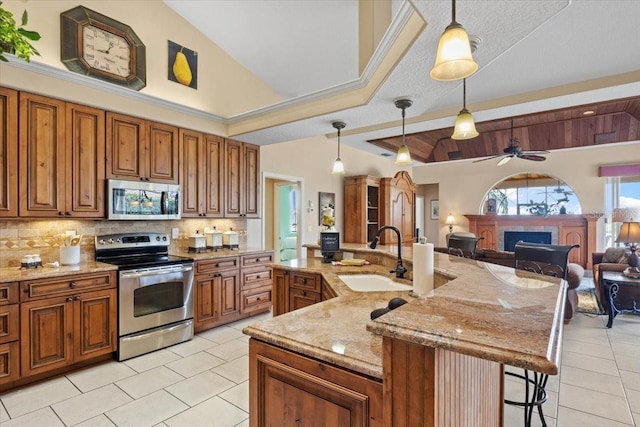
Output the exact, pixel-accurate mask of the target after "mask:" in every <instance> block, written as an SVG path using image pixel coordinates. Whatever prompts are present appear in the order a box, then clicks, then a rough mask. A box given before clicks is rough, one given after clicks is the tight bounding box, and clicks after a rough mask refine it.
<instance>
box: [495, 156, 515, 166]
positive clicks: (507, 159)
mask: <svg viewBox="0 0 640 427" xmlns="http://www.w3.org/2000/svg"><path fill="white" fill-rule="evenodd" d="M511 157H513V156H507V157H503V158H501V159H500V161H499V162H498V166H502V165H504V164H506V163H507V162H508V161H509V160H511Z"/></svg>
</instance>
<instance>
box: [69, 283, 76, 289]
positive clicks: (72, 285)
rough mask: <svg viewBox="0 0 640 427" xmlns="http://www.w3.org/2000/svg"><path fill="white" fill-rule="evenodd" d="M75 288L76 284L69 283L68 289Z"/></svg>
mask: <svg viewBox="0 0 640 427" xmlns="http://www.w3.org/2000/svg"><path fill="white" fill-rule="evenodd" d="M76 286H77V285H76V282H69V287H70V288H72V289H73V288H75V287H76Z"/></svg>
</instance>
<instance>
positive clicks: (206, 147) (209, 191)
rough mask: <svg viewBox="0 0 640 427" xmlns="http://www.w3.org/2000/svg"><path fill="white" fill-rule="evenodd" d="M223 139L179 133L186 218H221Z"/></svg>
mask: <svg viewBox="0 0 640 427" xmlns="http://www.w3.org/2000/svg"><path fill="white" fill-rule="evenodd" d="M223 150H224V139H223V138H221V137H218V136H215V135H206V134H202V133H200V132H196V131H190V130H185V129H180V156H179V157H180V184H181V186H182V216H183V217H209V218H218V217H222V215H223V210H222V205H223V199H222V197H223V185H224V156H223Z"/></svg>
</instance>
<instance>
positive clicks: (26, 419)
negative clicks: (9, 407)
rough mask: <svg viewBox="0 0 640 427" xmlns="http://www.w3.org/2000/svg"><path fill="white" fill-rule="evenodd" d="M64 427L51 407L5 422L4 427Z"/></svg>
mask: <svg viewBox="0 0 640 427" xmlns="http://www.w3.org/2000/svg"><path fill="white" fill-rule="evenodd" d="M43 426H46V427H64V424H63V423H62V421H60V418H58V417H57V416H56V414H55V413H54V412H53V411H52V410H51V408H50V407H49V406H47V407H46V408H42V409H39V410H37V411H34V412H30V413H28V414H25V415H22V416H20V417H18V418H14V419H12V420H9V421H3V422H2V427H43Z"/></svg>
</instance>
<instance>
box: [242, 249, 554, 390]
mask: <svg viewBox="0 0 640 427" xmlns="http://www.w3.org/2000/svg"><path fill="white" fill-rule="evenodd" d="M362 246H363V245H349V244H343V245H342V247H341V250H343V251H349V252H354V254H355V257H357V258H367V259H368V256H369V255H373V254H374V253H375V254H376V255H378V256H380V255H381V253H382V251H385V249H387V250H388V249H389V247H382V248H381V249H380V250H379V249H376V250H375V251H373V250H371V249H369V248H363V247H362ZM383 255H385V256H390V257H395V256H396V255H395V254H393V253H389V252H387V253H386V254H383ZM411 257H412V254H411V248H410V247H409V248H403V260H405V261H407V263H406V265H407V267H412V266H413V264H412V260H411ZM434 262H435V263H434V264H435V266H434V269H435V272H436V282H440V283H439V284H440V285H441V286H439V287H437V288H436V290H435V291H434V295H433V296H430V297H427V296H422V297H420V298H412V297H409V296H408V295H407V293H406V292H354V291H351V289H349V288H348V287H347V286H346V285H345V284H344V283H343V282H342V281H341V280H340V279H339V278H338V277H337V276H338V275H339V274H354V273H360V274H368V273H374V274H383V275H387V276H388V277H391V276H393V275H391V274H389V268H388V267H384V266H380V265H365V266H362V267H347V266H333V265H331V264H323V263H321V261H320V259H318V258H309V259H301V260H293V261H286V262H283V263H274V264H271V265H272V266H273V267H278V268H283V269H288V270H296V271H307V272H312V273H320V274H322V277H323V279H324V280H325V282H326V283H327V284H329V286H331V288H332V289H333V290H334V291H335V293H336V294H337V295H338V297H337V298H334V299H331V300H328V301H324V302H321V303H318V304H315V305H312V306H309V307H305V308H303V309H300V310H296V311H293V312H290V313H287V314H284V315H282V316H278V317H275V318H273V319H268V320H265V321H262V322H259V323H256V324H254V325H251V326H249V327H247V328H245V330H244V332H245V333H246V334H248V335H250V336H252V337H255V338H258V339H261V340H263V341H266V342H269V343H272V344H275V345H279V346H281V347H283V348H287V349H290V350H293V351H297V352H300V353H302V354H305V355H307V356H311V357H315V358H318V359H320V360H324V361H327V362H330V363H334V364H336V365H338V366H342V367H345V368H348V369H352V370H355V371H357V372H361V373H364V374H367V375H370V376H372V377H375V378H382V336H383V335H385V336H389V337H393V338H400V339H403V340H406V341H408V342H412V343H416V344H420V345H424V346H428V347H435V348H444V349H448V350H451V351H455V352H458V353H462V354H466V355H471V356H475V357H479V358H482V359H486V360H492V361H495V362H499V363H504V364H507V365H511V366H516V367H521V368H526V369H531V370H535V371H537V372H542V373H548V374H550V375H555V374H557V372H558V365H559V354H560V343H561V340H562V336H561V335H562V319H563V313H564V302H565V297H566V292H565V289H566V284H565V283H564V282H563V281H562V280H560V279H557V278H553V277H548V276H539V275H535V274H532V273H529V272H526V271H521V270H515V269H513V268H509V267H503V266H499V265H494V264H486V263H483V262H477V261H473V260H468V259H463V258H458V257H455V256H450V255H447V254H441V253H435V254H434ZM447 280H449V281H447ZM396 296H400V297H402V298H404V299H406V300H407V301H408V302H409V304H405V305H403V306H402V307H400V308H398V309H396V310H394V311H392V312H390V313H387V314H385V315H383V316H381V317H379V318H377V319H376V320H374V321H371V320H370V313H371V311H373V310H374V309H376V308H381V307H386V305H387V302H388V301H389V299H391V298H393V297H396ZM341 351H342V352H343V353H342V354H341V353H340V352H341Z"/></svg>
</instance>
